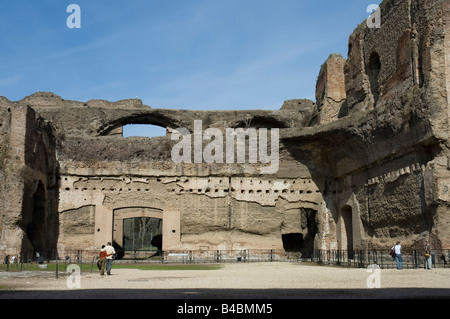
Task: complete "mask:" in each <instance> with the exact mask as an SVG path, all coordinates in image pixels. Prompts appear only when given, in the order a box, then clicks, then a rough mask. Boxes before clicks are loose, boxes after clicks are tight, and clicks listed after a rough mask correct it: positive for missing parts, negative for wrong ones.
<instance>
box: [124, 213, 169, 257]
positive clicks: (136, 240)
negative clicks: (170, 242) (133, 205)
mask: <svg viewBox="0 0 450 319" xmlns="http://www.w3.org/2000/svg"><path fill="white" fill-rule="evenodd" d="M123 249H124V251H125V253H126V252H128V251H133V252H135V251H145V252H154V253H157V252H158V251H161V250H162V219H161V218H153V217H134V218H126V219H124V220H123Z"/></svg>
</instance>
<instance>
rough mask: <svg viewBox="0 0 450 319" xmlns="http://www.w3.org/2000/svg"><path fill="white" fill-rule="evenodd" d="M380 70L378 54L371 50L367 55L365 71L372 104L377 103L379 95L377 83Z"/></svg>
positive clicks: (378, 84)
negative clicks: (367, 60)
mask: <svg viewBox="0 0 450 319" xmlns="http://www.w3.org/2000/svg"><path fill="white" fill-rule="evenodd" d="M380 70H381V61H380V56H379V55H378V53H376V52H372V54H371V55H370V57H369V62H368V64H367V68H366V73H367V75H368V77H369V81H370V90H371V91H372V96H373V99H374V104H376V103H377V101H378V97H379V95H380V83H379V75H380Z"/></svg>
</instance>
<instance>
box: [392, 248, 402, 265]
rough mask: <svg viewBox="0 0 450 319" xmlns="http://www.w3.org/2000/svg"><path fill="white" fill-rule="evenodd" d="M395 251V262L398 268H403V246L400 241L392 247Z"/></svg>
mask: <svg viewBox="0 0 450 319" xmlns="http://www.w3.org/2000/svg"><path fill="white" fill-rule="evenodd" d="M392 249H394V251H395V262H396V263H397V269H402V268H403V260H402V246H401V245H400V242H399V241H398V242H397V243H396V244H395V246H393V247H392Z"/></svg>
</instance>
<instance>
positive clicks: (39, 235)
mask: <svg viewBox="0 0 450 319" xmlns="http://www.w3.org/2000/svg"><path fill="white" fill-rule="evenodd" d="M1 104H2V106H1V108H0V109H1V111H2V120H3V121H2V150H1V152H2V166H1V170H0V171H1V178H2V186H1V187H2V189H1V196H2V207H1V226H0V227H1V236H2V237H1V238H2V240H1V247H0V249H1V250H2V251H3V252H4V253H5V254H19V253H22V254H23V256H24V258H31V257H32V256H33V255H34V254H35V253H36V252H41V253H44V252H45V253H46V254H47V253H48V254H52V253H55V251H56V242H57V239H58V216H57V206H58V186H57V180H58V177H57V162H56V157H55V140H54V137H53V132H52V128H51V126H50V125H49V124H48V123H45V121H44V119H43V118H41V117H40V116H39V115H38V114H37V113H36V112H35V111H34V110H33V109H32V108H30V107H29V106H22V105H16V104H14V103H11V102H9V101H7V100H6V99H4V100H3V101H2V103H1Z"/></svg>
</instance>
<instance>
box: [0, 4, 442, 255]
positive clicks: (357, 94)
mask: <svg viewBox="0 0 450 319" xmlns="http://www.w3.org/2000/svg"><path fill="white" fill-rule="evenodd" d="M380 8H381V18H382V21H381V27H380V28H369V27H368V26H367V24H366V21H363V22H362V23H361V24H360V25H359V26H358V27H357V28H356V29H355V30H354V32H353V33H352V34H351V35H350V38H349V43H348V58H347V59H344V58H343V57H342V56H340V55H336V54H332V55H330V57H329V59H328V60H327V61H325V63H324V64H323V65H322V68H321V70H320V74H319V76H318V80H317V85H316V101H310V100H300V99H299V100H289V101H286V102H285V103H284V105H283V106H282V107H281V108H280V110H275V111H267V110H249V111H217V110H212V111H194V110H192V111H189V110H174V109H157V108H151V107H149V106H146V105H143V104H142V102H141V101H140V100H138V99H130V100H123V101H118V102H108V101H104V100H90V101H88V102H77V101H69V100H64V99H63V98H61V97H60V96H58V95H56V94H53V93H49V92H37V93H34V94H32V95H30V96H28V97H25V98H24V99H22V100H20V101H9V100H8V99H7V98H5V97H1V98H0V113H1V116H0V120H1V122H0V137H1V144H0V147H1V148H0V180H1V183H0V198H1V201H0V203H1V206H0V230H1V239H0V252H1V253H2V254H16V253H19V252H22V253H24V252H25V253H27V252H28V253H35V252H38V251H41V252H53V253H56V252H59V253H60V254H63V253H64V251H66V250H70V249H73V250H89V249H95V250H96V249H98V248H99V247H100V246H101V245H102V244H105V243H106V242H107V241H113V240H114V241H115V242H116V243H117V244H118V245H119V246H123V245H124V234H123V232H124V229H125V224H126V221H127V220H128V219H131V218H141V217H145V218H151V220H156V221H158V220H159V221H162V223H157V226H155V227H156V228H157V229H158V231H159V235H161V240H162V243H161V244H160V247H159V248H160V249H163V250H165V251H180V250H199V249H205V250H207V249H210V250H213V249H217V250H220V249H258V248H261V249H277V250H283V249H285V250H296V249H298V250H300V249H312V248H316V249H342V250H352V249H358V248H361V249H366V248H376V247H379V248H386V247H390V245H391V244H392V243H393V242H394V241H396V240H400V241H402V243H403V245H404V246H414V245H422V244H423V241H424V240H425V239H431V240H432V242H433V245H434V247H436V248H438V247H443V248H449V247H450V227H449V224H450V215H449V212H450V208H449V207H450V191H449V188H450V150H449V147H450V145H449V142H450V139H449V106H450V103H449V102H450V26H449V17H450V12H449V11H450V4H449V1H446V0H385V1H384V2H383V3H382V4H381V6H380ZM194 120H201V121H202V124H203V129H206V128H219V129H221V130H223V131H225V129H226V128H239V127H242V128H249V127H255V128H268V129H271V128H278V129H279V134H280V143H279V169H278V171H277V172H276V173H275V174H261V171H260V168H261V166H262V165H263V164H261V163H256V164H254V163H205V162H203V163H174V162H173V161H172V160H171V150H172V149H173V147H174V145H175V143H176V141H174V140H172V139H171V138H170V136H171V134H172V133H173V130H175V129H177V128H180V127H183V128H187V129H188V130H190V131H192V130H193V121H194ZM126 124H153V125H158V126H162V127H164V128H167V136H162V137H154V138H143V137H139V138H138V137H136V138H131V137H130V138H124V137H123V136H122V134H121V130H122V127H123V126H124V125H126ZM205 143H207V142H206V141H205ZM155 225H156V224H155ZM127 227H131V226H127Z"/></svg>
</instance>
